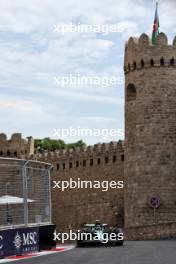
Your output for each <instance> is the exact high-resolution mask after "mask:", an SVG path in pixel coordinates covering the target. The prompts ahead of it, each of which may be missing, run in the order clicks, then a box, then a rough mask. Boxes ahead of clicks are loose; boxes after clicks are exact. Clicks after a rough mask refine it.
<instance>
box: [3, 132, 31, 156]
mask: <svg viewBox="0 0 176 264" xmlns="http://www.w3.org/2000/svg"><path fill="white" fill-rule="evenodd" d="M33 154H34V140H33V138H32V137H29V138H27V139H23V138H22V135H21V134H20V133H15V134H13V135H12V136H11V138H10V139H8V138H7V135H6V134H4V133H1V134H0V156H4V157H8V156H9V157H23V156H25V157H28V156H30V155H33Z"/></svg>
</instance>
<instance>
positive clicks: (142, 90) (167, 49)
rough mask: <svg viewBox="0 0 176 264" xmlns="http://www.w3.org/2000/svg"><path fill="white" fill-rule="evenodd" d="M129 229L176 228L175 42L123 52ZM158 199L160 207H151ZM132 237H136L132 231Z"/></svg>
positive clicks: (135, 45) (135, 43) (143, 40)
mask: <svg viewBox="0 0 176 264" xmlns="http://www.w3.org/2000/svg"><path fill="white" fill-rule="evenodd" d="M124 70H125V164H124V169H125V172H124V178H125V184H126V189H125V197H124V201H125V216H124V218H125V227H126V228H127V229H130V230H132V229H131V228H135V227H136V228H138V230H140V232H142V231H141V229H140V227H145V226H147V230H149V228H148V226H150V225H156V224H167V223H172V222H176V38H175V39H174V41H173V44H172V45H168V40H167V36H166V35H165V34H164V33H160V34H159V36H158V38H157V41H156V44H155V45H152V44H151V43H150V39H149V37H148V36H147V35H146V34H142V35H141V37H140V38H139V39H136V38H130V39H129V41H128V43H127V44H126V48H125V66H124ZM152 198H157V200H158V201H159V206H158V208H156V210H155V211H154V209H153V208H151V206H150V201H151V199H152ZM133 233H134V231H133Z"/></svg>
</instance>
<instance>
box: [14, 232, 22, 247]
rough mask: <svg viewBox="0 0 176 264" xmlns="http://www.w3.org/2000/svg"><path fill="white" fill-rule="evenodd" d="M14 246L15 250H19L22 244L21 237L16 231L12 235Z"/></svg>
mask: <svg viewBox="0 0 176 264" xmlns="http://www.w3.org/2000/svg"><path fill="white" fill-rule="evenodd" d="M13 243H14V246H15V248H16V249H17V250H20V248H21V245H22V239H21V236H20V235H19V233H18V232H17V233H16V235H15V237H14V241H13Z"/></svg>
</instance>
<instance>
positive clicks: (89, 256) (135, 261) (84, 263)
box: [13, 240, 176, 264]
mask: <svg viewBox="0 0 176 264" xmlns="http://www.w3.org/2000/svg"><path fill="white" fill-rule="evenodd" d="M13 263H17V262H16V261H15V262H13ZM18 263H19V264H34V263H35V264H60V263H61V264H118V263H119V264H176V240H171V241H130V242H125V244H124V246H122V247H86V248H74V249H72V250H69V251H65V252H62V253H57V254H53V255H47V256H42V257H37V258H33V259H28V260H21V261H19V262H18Z"/></svg>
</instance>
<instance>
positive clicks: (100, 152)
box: [32, 141, 124, 170]
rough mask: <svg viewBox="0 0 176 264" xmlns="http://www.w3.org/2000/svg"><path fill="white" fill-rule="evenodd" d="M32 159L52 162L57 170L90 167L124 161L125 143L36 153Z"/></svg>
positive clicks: (119, 142)
mask: <svg viewBox="0 0 176 264" xmlns="http://www.w3.org/2000/svg"><path fill="white" fill-rule="evenodd" d="M32 158H34V159H37V160H41V161H45V162H51V163H52V164H54V166H55V169H56V170H65V169H72V168H81V167H87V166H88V167H89V166H94V165H100V164H107V163H110V162H112V163H115V162H116V161H117V160H120V161H123V160H124V142H123V141H118V142H110V143H102V144H100V143H99V144H95V145H93V146H87V147H83V148H75V149H70V150H60V151H55V152H47V151H46V152H44V153H36V154H35V155H33V156H32Z"/></svg>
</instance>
